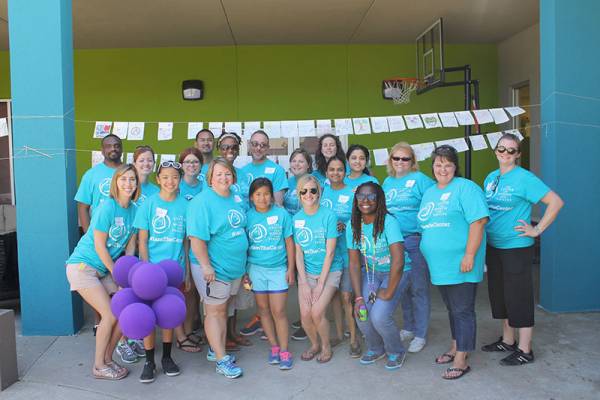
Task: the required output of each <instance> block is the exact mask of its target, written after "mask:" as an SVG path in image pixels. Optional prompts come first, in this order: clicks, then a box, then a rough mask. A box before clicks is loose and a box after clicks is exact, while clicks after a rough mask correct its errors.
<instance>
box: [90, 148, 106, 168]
mask: <svg viewBox="0 0 600 400" xmlns="http://www.w3.org/2000/svg"><path fill="white" fill-rule="evenodd" d="M101 162H104V155H103V154H102V152H101V151H97V150H92V167H95V166H96V165H98V164H100V163H101Z"/></svg>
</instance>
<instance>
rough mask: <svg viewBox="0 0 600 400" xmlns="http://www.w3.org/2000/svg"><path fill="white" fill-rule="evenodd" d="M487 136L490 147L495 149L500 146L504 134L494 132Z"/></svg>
mask: <svg viewBox="0 0 600 400" xmlns="http://www.w3.org/2000/svg"><path fill="white" fill-rule="evenodd" d="M485 136H487V140H488V142H490V147H491V148H492V149H495V148H496V145H497V144H498V140H500V138H501V137H502V132H492V133H488V134H486V135H485Z"/></svg>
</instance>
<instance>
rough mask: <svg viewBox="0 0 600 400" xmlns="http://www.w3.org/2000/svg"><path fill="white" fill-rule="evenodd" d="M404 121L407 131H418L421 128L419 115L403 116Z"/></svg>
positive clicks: (421, 123) (421, 122)
mask: <svg viewBox="0 0 600 400" xmlns="http://www.w3.org/2000/svg"><path fill="white" fill-rule="evenodd" d="M404 120H405V121H406V127H407V128H408V129H419V128H423V121H421V116H420V115H419V114H414V115H405V116H404Z"/></svg>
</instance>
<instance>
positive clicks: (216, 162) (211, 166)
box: [206, 157, 237, 187]
mask: <svg viewBox="0 0 600 400" xmlns="http://www.w3.org/2000/svg"><path fill="white" fill-rule="evenodd" d="M215 165H221V166H223V167H225V168H227V169H228V170H229V172H231V175H233V183H234V184H235V183H236V182H237V173H236V172H235V167H234V166H233V165H232V164H231V163H230V162H229V161H227V160H226V159H224V158H223V157H217V158H215V159H213V160H212V161H211V162H210V164H209V165H208V171H207V172H206V184H207V185H208V186H210V187H212V185H211V184H210V182H211V181H212V176H213V171H214V169H215Z"/></svg>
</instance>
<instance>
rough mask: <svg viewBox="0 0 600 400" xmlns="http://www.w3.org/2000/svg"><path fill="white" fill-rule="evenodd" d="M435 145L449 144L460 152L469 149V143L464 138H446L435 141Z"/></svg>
mask: <svg viewBox="0 0 600 400" xmlns="http://www.w3.org/2000/svg"><path fill="white" fill-rule="evenodd" d="M435 144H436V146H438V147H439V146H442V145H445V144H446V145H449V146H452V147H454V148H455V149H456V151H457V152H459V153H462V152H463V151H467V150H469V145H468V144H467V141H466V140H465V138H454V139H447V140H440V141H439V142H435Z"/></svg>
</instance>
